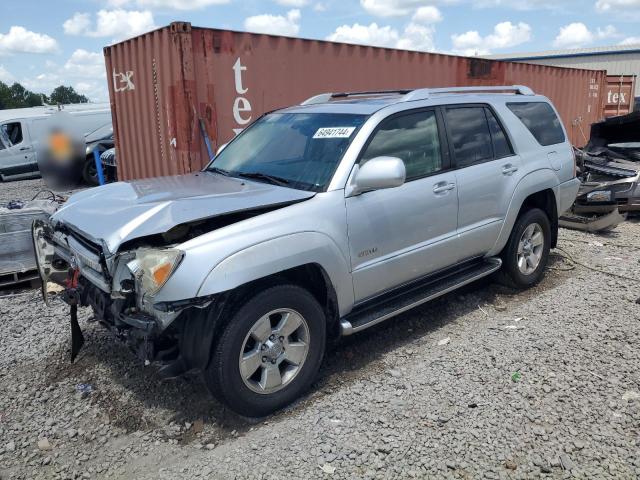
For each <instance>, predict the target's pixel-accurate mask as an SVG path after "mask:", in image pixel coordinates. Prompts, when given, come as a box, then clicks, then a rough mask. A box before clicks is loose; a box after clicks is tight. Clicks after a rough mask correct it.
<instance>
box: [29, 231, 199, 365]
mask: <svg viewBox="0 0 640 480" xmlns="http://www.w3.org/2000/svg"><path fill="white" fill-rule="evenodd" d="M32 236H33V243H34V250H35V253H36V263H37V267H38V272H39V274H40V278H41V280H42V296H43V299H44V301H45V303H46V304H47V305H50V303H51V300H52V299H53V297H59V298H60V299H62V301H64V302H65V303H67V304H68V305H70V306H71V309H72V310H71V317H72V345H76V344H77V341H76V340H75V338H76V337H77V336H78V335H81V333H79V332H78V331H79V327H78V326H77V321H75V322H74V317H75V313H74V308H77V307H78V306H80V307H91V308H92V310H93V312H94V317H95V320H97V321H99V322H100V323H101V324H103V325H104V326H105V327H107V328H108V329H109V330H110V331H111V332H112V333H113V334H114V335H115V336H116V337H117V338H119V339H120V340H124V341H125V342H126V343H127V344H128V345H129V346H130V347H131V349H132V350H133V351H134V352H135V353H136V354H137V355H138V357H140V358H141V359H142V360H144V361H145V363H148V362H152V361H154V360H155V358H156V356H157V353H158V352H159V351H160V348H158V344H159V343H162V341H163V336H164V335H165V334H166V332H167V331H168V330H170V327H171V325H172V323H173V322H174V320H175V319H176V318H177V317H179V316H180V314H181V313H182V312H183V311H184V310H186V309H188V308H190V307H193V306H203V305H206V304H208V303H210V302H211V298H206V299H201V298H200V299H189V300H184V301H181V302H172V303H166V302H162V303H154V301H153V297H151V296H146V295H144V293H143V292H141V291H139V290H138V288H137V286H136V282H135V278H134V277H133V275H127V274H126V273H125V272H124V270H125V268H124V267H125V265H124V263H126V262H129V261H131V259H133V258H135V254H133V253H132V252H125V253H123V254H121V255H119V256H118V258H116V259H111V260H110V262H108V261H107V259H106V258H105V256H104V254H103V253H102V252H100V250H99V247H98V246H97V245H95V244H92V243H91V242H90V241H88V240H87V239H86V238H82V237H81V236H79V235H78V234H77V233H74V232H71V231H70V230H69V229H66V228H64V227H62V228H56V227H54V226H53V225H52V224H51V223H49V222H46V221H35V222H34V224H33V227H32ZM108 263H111V265H112V268H111V269H109V268H108ZM74 323H75V325H74ZM168 335H171V332H169V334H168ZM80 344H81V343H80ZM78 348H79V347H78ZM75 354H77V352H74V351H73V349H72V357H75Z"/></svg>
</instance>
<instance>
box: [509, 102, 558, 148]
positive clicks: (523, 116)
mask: <svg viewBox="0 0 640 480" xmlns="http://www.w3.org/2000/svg"><path fill="white" fill-rule="evenodd" d="M507 107H508V108H509V110H511V111H512V112H513V113H514V114H515V116H516V117H518V118H519V119H520V121H521V122H522V123H524V126H525V127H527V129H528V130H529V131H530V132H531V134H532V135H533V136H534V137H535V139H536V140H537V141H538V143H539V144H540V145H543V146H547V145H554V144H556V143H562V142H564V140H565V136H564V131H563V130H562V124H561V123H560V119H559V118H558V116H557V115H556V112H554V111H553V108H551V105H549V104H548V103H546V102H518V103H507Z"/></svg>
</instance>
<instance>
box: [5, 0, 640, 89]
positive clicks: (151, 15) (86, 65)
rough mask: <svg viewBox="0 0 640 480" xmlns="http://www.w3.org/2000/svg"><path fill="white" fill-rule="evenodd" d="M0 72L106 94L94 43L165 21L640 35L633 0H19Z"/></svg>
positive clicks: (522, 35)
mask: <svg viewBox="0 0 640 480" xmlns="http://www.w3.org/2000/svg"><path fill="white" fill-rule="evenodd" d="M11 6H12V7H11V8H10V9H9V8H7V6H6V5H5V6H4V8H3V10H2V18H0V80H2V81H5V82H13V81H19V82H20V83H22V84H23V85H25V86H27V87H28V88H30V89H32V90H35V91H42V92H44V93H50V91H51V89H52V88H54V87H55V86H57V85H60V84H65V85H72V86H74V88H76V89H77V90H78V91H80V92H81V93H84V94H86V95H87V96H88V97H89V98H90V99H91V100H93V101H105V100H107V99H108V96H107V87H106V77H105V72H104V63H103V57H102V47H103V46H105V45H108V44H110V43H113V42H114V41H119V40H122V39H124V38H127V37H131V36H134V35H137V34H140V33H142V32H145V31H148V30H150V29H153V28H155V27H159V26H163V25H166V24H168V23H170V22H172V21H174V20H184V21H189V22H191V23H192V24H193V25H197V26H202V27H217V28H230V29H234V30H250V31H259V32H266V33H274V34H283V35H290V36H300V37H305V38H317V39H331V40H337V41H347V42H352V43H364V44H371V45H380V46H388V47H394V48H408V49H414V50H424V51H438V52H446V53H457V54H463V55H475V54H479V55H483V54H489V53H509V52H522V51H538V50H547V49H555V48H577V47H587V46H598V45H616V44H631V43H640V30H639V29H638V24H639V23H640V0H583V1H576V0H479V1H467V0H434V1H422V0H84V1H81V0H60V1H53V0H52V1H46V2H44V1H42V0H20V1H19V2H11Z"/></svg>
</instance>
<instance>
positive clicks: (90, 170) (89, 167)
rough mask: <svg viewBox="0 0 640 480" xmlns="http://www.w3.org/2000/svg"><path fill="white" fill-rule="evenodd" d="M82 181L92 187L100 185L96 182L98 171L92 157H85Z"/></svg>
mask: <svg viewBox="0 0 640 480" xmlns="http://www.w3.org/2000/svg"><path fill="white" fill-rule="evenodd" d="M82 180H84V181H85V183H86V184H87V185H90V186H92V187H95V186H96V185H99V184H100V182H99V181H98V169H97V168H96V162H95V159H94V158H93V155H91V156H89V157H87V158H86V159H85V162H84V164H83V165H82Z"/></svg>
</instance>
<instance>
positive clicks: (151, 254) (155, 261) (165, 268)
mask: <svg viewBox="0 0 640 480" xmlns="http://www.w3.org/2000/svg"><path fill="white" fill-rule="evenodd" d="M183 257H184V252H183V251H182V250H176V249H174V248H168V249H162V250H161V249H155V248H149V249H146V248H145V249H140V250H137V251H136V258H135V259H133V260H131V261H130V262H128V263H127V268H128V269H129V270H130V271H131V273H132V274H133V276H134V277H135V278H136V280H137V282H138V285H139V286H140V288H141V289H142V291H143V292H144V293H145V294H149V295H153V294H155V293H156V292H158V290H160V289H161V288H162V286H163V285H164V284H165V283H167V280H169V277H171V274H172V273H173V272H174V271H175V269H176V268H177V267H178V265H179V264H180V261H181V260H182V258H183Z"/></svg>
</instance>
